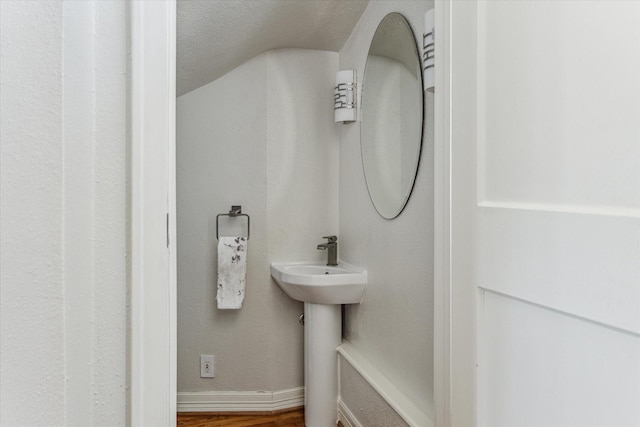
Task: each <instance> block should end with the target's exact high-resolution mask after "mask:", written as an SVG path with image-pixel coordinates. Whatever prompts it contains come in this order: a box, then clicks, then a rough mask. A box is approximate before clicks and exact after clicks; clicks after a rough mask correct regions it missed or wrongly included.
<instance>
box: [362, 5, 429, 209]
mask: <svg viewBox="0 0 640 427" xmlns="http://www.w3.org/2000/svg"><path fill="white" fill-rule="evenodd" d="M361 106H362V122H361V124H360V145H361V148H362V164H363V168H364V175H365V180H366V182H367V189H368V191H369V196H370V198H371V202H372V203H373V205H374V206H375V208H376V210H377V211H378V213H379V214H380V215H382V216H383V217H384V218H387V219H392V218H395V217H397V216H398V215H399V214H400V212H402V210H403V209H404V207H405V205H406V204H407V202H408V201H409V196H411V190H412V189H413V184H414V182H415V179H416V174H417V171H418V164H419V162H420V151H421V146H422V128H423V115H424V112H423V110H424V102H423V92H422V70H421V67H420V57H419V54H418V47H417V45H416V41H415V38H414V36H413V32H412V31H411V27H410V26H409V23H408V22H407V20H406V19H405V18H404V17H403V16H402V15H400V14H399V13H390V14H388V15H387V16H385V17H384V19H383V20H382V22H380V25H378V29H377V30H376V32H375V34H374V36H373V40H372V41H371V47H370V48H369V54H368V55H367V63H366V65H365V70H364V80H363V83H362V102H361Z"/></svg>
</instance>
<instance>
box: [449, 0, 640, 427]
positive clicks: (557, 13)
mask: <svg viewBox="0 0 640 427" xmlns="http://www.w3.org/2000/svg"><path fill="white" fill-rule="evenodd" d="M451 46H452V48H451V93H452V96H451V107H452V108H451V123H452V126H451V188H452V202H451V203H452V204H451V212H452V216H451V233H452V234H451V235H452V243H451V244H452V246H451V282H452V292H451V310H452V315H451V330H452V335H451V363H452V368H451V371H452V392H451V411H452V424H453V425H455V426H472V425H478V426H487V427H520V426H532V427H533V426H535V427H554V426H558V427H567V426H579V427H586V426H598V427H605V426H606V427H616V426H640V2H638V1H619V2H617V1H582V2H577V1H555V2H546V1H518V2H513V1H486V2H455V1H454V2H451Z"/></svg>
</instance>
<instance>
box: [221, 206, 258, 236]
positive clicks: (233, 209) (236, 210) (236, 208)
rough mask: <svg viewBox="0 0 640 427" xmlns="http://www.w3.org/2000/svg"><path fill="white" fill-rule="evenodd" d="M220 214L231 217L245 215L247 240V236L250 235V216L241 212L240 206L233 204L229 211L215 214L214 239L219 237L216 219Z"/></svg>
mask: <svg viewBox="0 0 640 427" xmlns="http://www.w3.org/2000/svg"><path fill="white" fill-rule="evenodd" d="M221 216H228V217H231V218H236V217H239V216H244V217H247V240H249V238H250V237H251V218H250V217H249V215H247V214H243V213H242V206H237V205H233V206H231V210H230V211H229V213H221V214H218V215H216V239H220V237H219V234H218V230H219V227H218V219H220V217H221Z"/></svg>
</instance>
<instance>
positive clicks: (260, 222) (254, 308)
mask: <svg viewBox="0 0 640 427" xmlns="http://www.w3.org/2000/svg"><path fill="white" fill-rule="evenodd" d="M336 68H337V54H336V53H331V52H323V51H312V50H301V49H283V50H275V51H270V52H267V53H265V54H262V55H259V56H257V57H255V58H253V59H252V60H250V61H248V62H246V63H244V64H243V65H241V66H240V67H238V68H236V69H234V70H233V71H231V72H230V73H228V74H226V75H224V76H223V77H221V78H220V79H218V80H216V81H214V82H212V83H210V84H208V85H205V86H203V87H201V88H199V89H196V90H194V91H192V92H189V93H187V94H185V95H183V96H181V97H179V98H178V104H177V115H178V122H177V129H178V136H177V154H178V166H177V174H178V187H177V197H178V199H177V206H178V390H179V392H194V391H197V392H206V391H258V390H268V391H278V390H286V389H289V388H294V387H299V386H302V385H303V335H302V333H303V328H302V327H301V326H300V325H299V324H298V322H297V318H298V315H299V314H300V313H301V312H302V311H303V307H302V303H300V302H296V301H294V300H292V299H290V298H289V297H287V296H286V295H285V294H284V293H283V292H282V291H280V289H279V288H278V286H277V285H276V284H275V282H273V281H272V279H271V276H270V271H269V264H270V263H271V262H274V261H294V260H309V259H311V260H315V259H318V260H319V259H321V257H322V256H323V255H324V254H323V253H320V252H319V251H317V250H316V245H317V243H319V242H320V241H321V240H322V239H321V237H322V236H325V235H327V234H336V233H337V232H338V225H337V220H338V207H337V206H338V145H337V137H336V135H335V131H334V126H333V111H332V110H331V96H330V94H331V89H332V86H333V79H334V76H335V70H336ZM232 204H240V205H242V207H243V212H244V213H247V214H249V215H250V216H251V238H250V240H249V244H248V269H247V290H246V298H245V302H244V305H243V307H242V309H240V310H238V311H225V310H218V309H217V308H216V303H215V282H216V274H217V270H216V262H217V249H216V248H217V240H216V215H217V214H219V213H226V212H228V211H229V208H230V206H231V205H232ZM245 224H246V220H245V219H244V218H242V219H235V220H228V219H226V218H221V220H220V228H221V230H220V231H221V232H220V234H221V235H224V234H227V233H229V234H233V233H242V234H244V233H246V228H245V227H246V226H245ZM201 354H213V355H215V357H216V363H215V372H216V376H215V378H213V379H201V378H200V372H199V357H200V355H201ZM179 402H180V398H179Z"/></svg>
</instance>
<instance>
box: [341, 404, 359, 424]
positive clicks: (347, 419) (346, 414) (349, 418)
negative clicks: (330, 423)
mask: <svg viewBox="0 0 640 427" xmlns="http://www.w3.org/2000/svg"><path fill="white" fill-rule="evenodd" d="M338 420H340V422H341V423H342V425H343V426H344V427H362V424H360V423H359V422H358V420H357V419H356V417H355V416H354V415H353V413H352V412H351V411H350V410H349V408H347V406H346V405H345V404H344V402H343V401H342V399H338Z"/></svg>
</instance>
